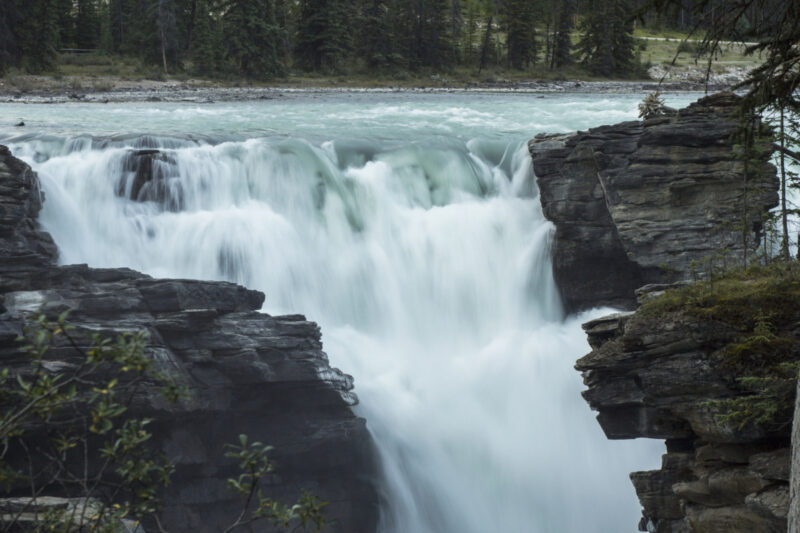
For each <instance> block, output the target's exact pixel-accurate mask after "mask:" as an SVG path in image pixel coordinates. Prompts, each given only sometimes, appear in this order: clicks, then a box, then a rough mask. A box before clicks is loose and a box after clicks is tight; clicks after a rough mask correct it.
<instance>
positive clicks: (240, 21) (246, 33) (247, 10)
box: [222, 0, 283, 79]
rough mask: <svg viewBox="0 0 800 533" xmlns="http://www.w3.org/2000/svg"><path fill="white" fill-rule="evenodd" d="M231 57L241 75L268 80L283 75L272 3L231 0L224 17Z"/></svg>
mask: <svg viewBox="0 0 800 533" xmlns="http://www.w3.org/2000/svg"><path fill="white" fill-rule="evenodd" d="M222 23H223V28H224V30H223V31H224V34H225V36H226V38H225V43H226V48H227V56H228V58H229V59H230V61H231V62H232V63H233V65H234V66H235V68H236V70H237V72H239V73H240V74H241V75H243V76H245V77H248V78H256V79H268V78H272V77H275V76H278V75H280V74H282V73H283V64H282V63H281V62H280V61H279V59H278V57H279V55H278V51H279V50H280V48H281V45H280V39H279V28H278V25H277V22H276V19H275V5H274V3H273V1H272V0H230V1H229V2H227V3H226V6H225V10H224V12H223V14H222Z"/></svg>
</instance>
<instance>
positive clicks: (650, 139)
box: [529, 94, 800, 533]
mask: <svg viewBox="0 0 800 533" xmlns="http://www.w3.org/2000/svg"><path fill="white" fill-rule="evenodd" d="M737 104H738V98H737V97H736V96H734V95H732V94H717V95H713V96H710V97H707V98H703V99H701V100H700V101H698V102H696V103H695V104H692V105H690V106H689V107H688V108H686V109H683V110H680V111H677V112H670V113H669V114H668V115H666V116H660V117H657V118H652V119H648V120H644V121H636V122H627V123H623V124H618V125H615V126H604V127H600V128H596V129H592V130H589V131H588V132H579V133H576V134H572V135H558V136H540V137H538V138H536V139H534V140H532V141H531V142H530V143H529V148H530V152H531V154H532V156H533V159H534V170H535V173H536V176H537V180H538V184H539V189H540V193H541V201H542V206H543V209H544V214H545V216H546V217H547V218H548V219H550V220H551V221H553V222H554V224H555V226H556V235H555V242H554V265H553V269H554V275H555V278H556V281H557V283H558V284H559V289H560V291H561V294H562V297H563V300H564V303H565V306H566V308H567V310H568V311H570V312H574V311H578V310H582V309H587V308H591V307H597V306H599V305H611V306H615V307H618V308H623V309H633V308H635V307H637V305H638V303H639V302H638V301H637V293H638V295H639V299H640V300H642V301H644V300H646V299H648V298H652V297H653V296H654V295H656V294H659V293H661V292H662V291H663V290H664V289H666V288H668V287H669V284H671V283H674V282H676V281H679V282H682V283H685V280H690V279H697V278H702V277H703V276H704V274H706V273H707V272H704V271H706V270H707V269H711V268H725V267H726V266H732V265H733V264H735V263H734V261H737V260H740V259H741V258H742V257H743V256H744V255H746V254H749V253H752V251H753V250H754V249H755V248H756V247H757V246H758V244H759V243H760V240H761V239H762V237H763V236H762V234H761V232H762V228H761V223H760V220H761V217H762V215H763V214H764V213H765V212H766V211H767V210H769V209H770V208H772V207H774V206H775V205H777V201H778V195H777V186H778V183H777V178H776V175H775V169H774V168H773V167H772V165H770V164H769V162H768V159H769V156H770V154H771V147H769V146H768V145H767V144H766V143H767V142H768V139H766V138H765V139H756V140H755V142H754V149H753V151H752V153H751V154H750V157H749V159H748V160H747V164H746V165H745V163H744V161H743V159H742V157H741V154H739V153H737V151H739V148H738V146H737V145H739V144H741V141H740V140H737V138H736V136H735V132H736V129H737V123H738V119H737V117H736V116H735V111H736V107H737ZM726 263H727V264H726ZM682 283H677V284H676V285H681V284H682ZM643 286H644V287H643ZM642 287H643V288H642ZM792 308H794V307H793V306H792ZM742 312H744V313H746V311H742ZM753 312H755V311H753ZM784 319H785V320H784V322H783V323H782V324H781V326H780V329H781V331H778V332H776V334H777V335H778V336H781V337H782V338H787V339H796V338H797V336H798V332H800V316H798V317H788V318H787V317H784ZM747 327H752V326H747ZM584 329H585V330H586V332H587V334H588V337H589V343H590V345H591V347H592V352H591V353H589V354H588V355H586V356H585V357H583V358H581V359H580V360H579V361H578V362H577V365H576V368H577V369H578V370H579V371H581V372H582V373H583V377H584V382H585V383H586V385H587V386H588V390H587V391H585V392H584V397H585V399H586V400H587V402H588V403H589V404H590V406H591V407H592V409H594V410H596V411H598V421H599V423H600V425H601V426H602V428H603V430H604V431H605V433H606V435H607V436H608V437H609V438H611V439H630V438H642V437H643V438H655V439H664V440H665V441H666V448H667V453H666V454H665V455H664V456H663V460H662V467H661V469H659V470H655V471H650V472H635V473H633V474H631V479H632V481H633V484H634V487H635V489H636V492H637V494H638V495H639V499H640V501H641V504H642V507H643V518H642V521H641V523H640V524H639V526H640V529H641V530H642V531H650V532H654V533H678V532H680V533H683V532H711V533H723V532H725V533H729V532H742V533H744V532H751V531H758V532H782V531H786V529H787V515H788V514H789V485H790V463H792V462H795V463H796V462H797V461H796V458H795V459H794V460H793V461H792V460H790V458H791V457H792V452H791V448H790V435H789V428H788V427H787V426H785V425H784V426H782V427H774V426H769V427H767V426H765V425H763V424H762V425H758V424H755V423H748V424H746V425H744V426H741V427H740V426H739V425H738V424H736V423H735V422H733V421H728V422H726V421H725V419H724V418H720V416H719V415H720V414H722V413H723V412H724V411H723V410H722V407H721V404H719V403H714V402H715V401H725V400H730V399H732V398H737V397H741V396H742V395H743V394H747V391H746V389H744V388H743V387H742V385H741V384H740V383H739V382H738V381H737V378H738V377H740V376H739V375H737V373H736V372H735V371H733V370H732V369H731V368H729V367H727V366H726V365H725V364H722V363H721V362H720V357H721V356H720V354H721V353H724V351H723V349H724V347H726V346H730V345H732V343H738V342H741V339H742V335H743V333H745V332H746V331H745V330H743V329H742V327H741V325H736V324H732V323H729V322H726V321H724V320H722V321H721V320H718V319H712V318H703V315H702V314H700V315H699V316H698V314H692V313H689V312H686V311H685V310H680V309H670V310H668V311H663V312H657V313H653V312H652V308H647V309H640V310H639V311H636V312H633V313H620V314H615V315H611V316H608V317H605V318H601V319H599V320H595V321H592V322H589V323H587V324H585V325H584ZM794 346H795V347H794V348H793V350H795V351H797V349H798V348H797V347H798V346H800V343H795V344H794ZM725 353H726V352H725ZM795 439H796V440H798V437H795ZM793 468H794V469H795V470H797V469H798V466H797V465H795V466H794V467H793ZM797 483H798V480H797V474H796V475H795V478H794V481H793V484H794V485H795V488H794V489H793V490H794V491H795V492H796V491H797V490H798V488H797V486H796V485H797ZM794 512H795V513H797V516H800V507H798V510H796V511H794ZM796 520H798V519H797V518H794V517H793V518H790V519H789V521H790V522H791V524H792V526H790V527H795V528H796V527H797V525H795V524H798V523H797V522H796ZM790 531H794V530H793V529H790Z"/></svg>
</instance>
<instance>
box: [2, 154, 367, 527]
mask: <svg viewBox="0 0 800 533" xmlns="http://www.w3.org/2000/svg"><path fill="white" fill-rule="evenodd" d="M151 156H154V157H157V156H158V154H156V153H150V154H140V155H139V156H136V157H151ZM41 205H42V197H41V193H40V191H39V188H38V183H37V179H36V175H35V174H34V173H33V172H32V171H31V169H30V168H29V167H28V166H27V165H25V164H24V163H22V162H21V161H19V160H17V159H15V158H14V157H12V156H11V154H10V153H9V152H8V150H7V149H6V148H5V147H0V302H1V304H0V358H2V360H3V361H4V365H6V366H8V367H11V370H12V373H13V372H14V371H15V369H16V368H17V367H20V368H21V367H22V366H23V365H27V364H28V363H27V361H26V360H25V358H24V357H22V354H21V353H20V351H19V348H18V344H17V343H16V342H14V339H15V337H16V336H17V335H18V334H19V333H20V332H21V331H22V327H23V326H24V325H25V323H26V322H27V321H28V320H29V318H30V316H31V315H32V314H34V313H36V312H38V311H39V310H43V311H44V312H45V313H47V314H48V315H54V314H57V313H60V312H61V311H63V310H65V309H71V310H72V312H71V314H70V315H69V322H70V323H71V324H72V325H74V326H75V327H76V330H75V337H76V338H77V339H78V340H79V342H81V343H87V344H88V342H89V340H88V335H89V334H90V333H102V334H104V335H107V336H111V335H116V334H117V333H119V332H122V331H139V330H146V331H147V332H148V333H149V341H148V346H147V354H148V355H149V356H150V357H152V358H153V360H154V361H156V364H157V366H158V367H159V369H160V370H162V371H163V372H165V373H166V374H167V375H169V376H170V377H171V378H172V379H173V380H175V381H176V382H177V383H179V384H183V385H185V386H186V387H187V389H188V392H189V399H188V400H185V401H183V402H180V403H176V404H168V403H166V402H165V401H164V400H163V398H162V397H161V395H160V393H158V391H156V390H151V389H147V388H145V389H144V390H142V392H141V393H140V395H139V396H138V397H137V399H136V401H135V402H134V406H133V411H134V413H135V414H137V415H140V416H147V417H149V418H152V419H153V422H152V423H151V425H150V426H149V427H150V428H151V431H152V433H153V443H154V444H155V446H156V447H157V448H159V449H161V450H162V451H163V452H164V453H165V454H166V455H167V456H168V457H169V458H170V459H171V460H172V461H173V464H174V465H175V473H174V474H173V476H172V482H171V484H170V485H169V487H167V489H166V490H165V492H164V494H163V504H164V508H163V511H162V513H161V521H162V523H163V524H164V527H165V528H166V529H167V530H168V531H174V532H180V531H222V530H224V529H225V527H226V526H227V525H230V524H231V523H232V522H233V521H234V520H235V519H236V513H237V512H238V511H240V510H241V505H242V503H241V501H240V500H239V499H238V497H237V496H236V495H235V494H234V493H233V492H231V491H230V490H229V489H228V487H227V486H226V479H228V478H229V477H234V476H235V475H237V474H238V468H237V465H236V464H235V463H233V462H231V461H230V460H229V459H225V458H224V453H225V448H224V446H225V444H226V443H230V442H234V441H235V440H236V439H237V438H238V435H239V434H242V433H243V434H247V435H248V436H249V437H250V439H251V441H256V440H258V441H261V442H265V443H269V444H271V445H273V446H274V452H273V454H272V458H273V460H274V462H275V463H276V465H277V470H276V472H275V475H274V476H273V477H272V478H271V479H270V480H269V483H268V484H266V485H265V487H264V490H265V496H268V497H273V498H278V499H281V500H283V501H284V502H287V503H288V502H292V501H294V500H296V499H297V497H298V495H299V493H300V490H301V489H304V488H305V489H308V490H309V491H310V492H311V493H312V494H314V495H315V496H317V497H319V498H320V499H322V500H325V501H327V502H329V505H328V506H327V507H325V516H326V518H328V519H330V520H333V525H331V526H330V528H329V529H327V530H330V531H337V532H342V533H345V532H347V533H351V532H371V531H374V530H375V527H376V522H377V495H376V491H375V487H374V485H373V482H374V479H375V477H376V466H375V457H374V454H373V448H372V441H371V438H370V436H369V433H368V432H367V429H366V427H365V421H364V420H363V419H362V418H359V417H357V416H355V415H354V414H353V412H352V410H351V406H352V405H353V404H354V403H355V401H356V397H355V395H354V393H353V392H352V388H353V380H352V378H351V377H350V376H347V375H346V374H343V373H342V372H341V371H339V370H338V369H335V368H332V367H331V366H330V365H329V363H328V358H327V356H326V355H325V353H324V352H323V351H322V344H321V341H320V331H319V328H318V327H317V325H316V324H314V323H312V322H309V321H307V320H306V319H305V317H303V316H300V315H291V316H283V317H281V316H274V317H273V316H269V315H267V314H264V313H260V312H258V309H260V308H261V305H262V304H263V302H264V294H263V293H260V292H258V291H253V290H248V289H246V288H244V287H241V286H238V285H235V284H232V283H225V282H207V281H192V280H169V279H166V280H165V279H153V278H151V277H149V276H146V275H144V274H141V273H138V272H135V271H133V270H130V269H126V268H115V269H95V268H89V267H87V266H86V265H70V266H57V265H56V264H55V261H56V258H57V250H56V247H55V245H54V244H53V241H52V239H51V238H50V236H49V234H47V233H45V232H43V231H41V230H40V229H39V227H38V224H37V221H36V217H37V214H38V212H39V209H40V208H41ZM75 356H76V354H75V351H74V349H73V348H71V347H69V346H66V345H56V346H54V347H53V348H52V349H51V350H50V352H49V358H50V360H51V361H50V362H49V364H52V365H59V364H63V363H66V362H68V361H69V360H70V358H74V357H75ZM15 365H16V366H15ZM97 459H98V460H99V459H100V458H97ZM12 492H15V490H12ZM16 492H19V493H20V494H24V490H23V488H22V487H17V488H16ZM270 530H271V529H270V528H269V527H268V526H267V525H265V524H263V523H260V524H259V526H258V531H270Z"/></svg>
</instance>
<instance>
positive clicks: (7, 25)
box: [0, 0, 19, 76]
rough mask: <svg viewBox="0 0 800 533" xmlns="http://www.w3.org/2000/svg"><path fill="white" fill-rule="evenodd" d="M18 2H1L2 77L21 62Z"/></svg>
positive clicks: (0, 67) (0, 69)
mask: <svg viewBox="0 0 800 533" xmlns="http://www.w3.org/2000/svg"><path fill="white" fill-rule="evenodd" d="M16 25H17V5H16V0H0V76H2V75H4V74H5V73H6V71H7V70H8V69H9V68H10V67H11V66H12V65H15V64H16V63H17V62H18V61H19V52H18V49H17V40H16V36H15V35H14V33H13V31H12V30H13V28H15V27H16Z"/></svg>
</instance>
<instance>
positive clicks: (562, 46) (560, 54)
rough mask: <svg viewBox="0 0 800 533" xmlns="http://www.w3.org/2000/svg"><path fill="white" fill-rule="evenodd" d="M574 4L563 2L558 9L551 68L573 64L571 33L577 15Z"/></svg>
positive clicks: (571, 0)
mask: <svg viewBox="0 0 800 533" xmlns="http://www.w3.org/2000/svg"><path fill="white" fill-rule="evenodd" d="M574 2H575V0H561V2H560V5H559V6H558V7H557V9H556V16H555V21H556V22H555V28H554V32H555V35H554V36H553V51H552V54H551V63H550V66H551V68H560V67H563V66H566V65H569V64H570V63H571V62H572V56H571V54H570V51H571V50H572V41H571V39H570V32H571V31H572V26H573V24H572V21H573V17H574V14H575V13H574V10H575V4H574Z"/></svg>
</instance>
